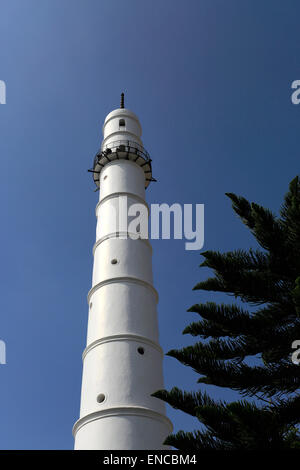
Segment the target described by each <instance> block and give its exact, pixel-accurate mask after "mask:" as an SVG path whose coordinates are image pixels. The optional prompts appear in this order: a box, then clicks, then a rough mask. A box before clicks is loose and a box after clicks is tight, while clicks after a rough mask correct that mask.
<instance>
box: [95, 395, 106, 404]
mask: <svg viewBox="0 0 300 470" xmlns="http://www.w3.org/2000/svg"><path fill="white" fill-rule="evenodd" d="M104 400H105V395H104V393H99V395H98V396H97V402H98V403H103V402H104Z"/></svg>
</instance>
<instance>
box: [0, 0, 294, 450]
mask: <svg viewBox="0 0 300 470" xmlns="http://www.w3.org/2000/svg"><path fill="white" fill-rule="evenodd" d="M299 13H300V5H299V2H297V1H293V0H289V1H286V2H282V1H276V0H244V1H243V2H241V1H240V0H227V1H224V0H223V1H222V0H188V1H178V0H163V1H158V0H153V1H152V2H146V1H145V0H142V1H141V0H126V1H124V0H123V1H120V0H72V1H71V0H18V1H16V0H9V1H8V0H6V1H4V0H2V1H1V2H0V44H1V48H0V80H4V81H5V82H6V86H7V104H6V105H0V136H1V138H0V162H1V172H0V178H1V184H0V197H1V206H2V214H1V215H2V217H1V222H2V224H1V232H0V238H1V244H0V246H1V268H2V269H1V283H0V291H1V292H0V308H1V315H0V339H2V340H4V341H5V342H6V345H7V364H6V365H1V366H0V384H1V386H0V416H1V420H0V448H1V449H71V448H72V447H73V437H72V434H71V428H72V425H73V423H74V421H75V420H76V419H77V418H78V414H79V400H80V386H81V371H82V362H81V354H82V351H83V349H84V346H85V339H86V327H87V313H88V308H87V303H86V294H87V292H88V290H89V289H90V286H91V276H92V262H93V259H92V246H93V243H94V241H95V228H96V219H95V215H94V208H95V205H96V202H97V198H98V194H97V193H94V185H93V182H92V177H91V175H90V174H89V173H87V171H86V170H87V169H88V168H90V167H91V164H92V161H93V157H94V154H95V153H96V151H97V150H98V148H99V146H100V143H101V138H102V136H101V128H102V123H103V120H104V118H105V116H106V115H107V114H108V113H109V112H110V111H111V110H112V109H114V108H116V107H118V105H119V96H120V93H121V91H124V92H125V100H126V101H125V104H126V106H127V107H128V108H129V109H132V110H133V111H134V112H135V113H136V114H137V115H138V116H139V118H140V121H141V124H142V126H143V142H144V145H145V147H146V149H147V150H148V151H149V153H150V154H151V157H152V159H153V176H154V177H155V178H156V179H157V180H158V182H157V183H153V184H151V185H150V187H149V189H148V190H147V199H148V202H149V203H162V202H166V203H169V204H172V203H174V202H177V203H180V204H184V203H192V204H196V203H198V204H200V203H204V204H205V245H204V250H207V249H218V250H221V251H226V250H232V249H235V248H248V247H250V246H255V242H254V240H253V239H252V237H251V236H250V235H249V233H248V231H247V229H246V228H245V227H244V226H243V225H242V224H241V222H240V221H239V220H238V218H237V217H236V215H235V214H234V213H233V211H232V209H231V206H230V202H229V200H228V199H227V198H226V196H225V195H224V193H225V192H235V193H237V194H240V195H243V196H245V197H247V198H248V199H249V200H251V201H256V202H258V203H260V204H262V205H265V206H267V207H269V208H271V209H273V210H274V211H277V210H278V207H279V206H280V204H281V201H282V197H283V195H284V193H285V192H286V191H287V188H288V183H289V181H290V180H291V179H292V178H293V177H294V176H296V174H297V173H299V127H300V105H299V106H295V105H293V104H292V103H291V99H290V96H291V83H292V82H293V81H294V80H296V79H300V45H299V24H298V21H299ZM152 245H153V272H154V282H155V286H156V288H157V290H158V291H159V295H160V301H159V305H158V313H159V325H160V342H161V345H162V347H163V349H164V351H165V352H167V351H168V350H169V349H171V348H179V347H182V346H184V345H188V344H190V343H191V342H192V341H191V338H190V337H188V336H183V335H182V330H183V329H184V327H185V326H186V325H187V324H188V323H189V322H191V321H193V320H195V319H196V318H197V317H196V318H195V314H192V313H186V310H187V309H188V308H189V307H190V306H191V305H192V304H194V303H196V302H206V301H207V300H211V299H214V300H217V301H219V300H222V301H224V300H227V299H225V298H224V296H221V295H219V294H218V295H211V294H209V293H205V292H203V293H201V292H192V288H193V286H194V285H195V284H196V283H197V282H199V281H200V280H202V279H205V278H206V277H207V276H208V275H209V274H210V273H209V271H208V270H205V269H199V268H198V266H199V264H200V262H201V256H200V253H199V252H196V251H186V250H185V248H184V241H183V240H182V241H181V240H174V241H172V240H171V241H167V240H155V241H153V242H152ZM228 301H229V302H230V301H231V299H228ZM164 370H165V385H166V388H170V387H172V386H174V385H176V386H179V387H182V388H185V389H187V390H196V389H199V388H200V387H199V385H197V383H196V380H197V377H196V375H195V374H194V373H193V372H192V371H191V370H189V369H188V368H186V367H184V366H182V365H181V364H179V363H178V362H177V361H176V360H175V359H172V358H166V359H165V362H164ZM201 388H202V389H204V388H205V389H206V390H208V391H209V393H211V394H212V396H214V397H222V398H224V399H229V400H230V399H233V398H235V395H234V394H233V393H232V392H231V391H226V390H222V389H221V390H219V389H216V388H214V387H204V386H201ZM168 416H169V417H170V418H171V419H172V421H173V422H174V427H175V430H179V429H185V430H191V429H194V428H196V427H197V423H196V422H195V421H194V420H193V419H191V418H189V417H188V416H185V415H184V414H183V413H181V412H178V411H174V410H172V409H170V408H168Z"/></svg>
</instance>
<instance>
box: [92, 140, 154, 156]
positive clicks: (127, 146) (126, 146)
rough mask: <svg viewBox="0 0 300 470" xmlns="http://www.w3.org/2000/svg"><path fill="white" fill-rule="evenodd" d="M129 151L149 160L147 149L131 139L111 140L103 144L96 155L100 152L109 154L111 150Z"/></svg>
mask: <svg viewBox="0 0 300 470" xmlns="http://www.w3.org/2000/svg"><path fill="white" fill-rule="evenodd" d="M117 151H120V152H130V153H136V154H137V155H140V156H141V157H143V158H144V159H145V160H147V161H151V158H150V155H149V153H148V152H147V150H146V149H145V148H144V147H143V146H142V145H140V144H138V143H137V142H134V141H133V140H114V141H113V142H109V143H107V144H105V146H104V147H103V148H102V149H101V150H100V152H99V153H98V155H100V153H102V154H103V155H105V154H107V155H109V154H110V153H111V152H117Z"/></svg>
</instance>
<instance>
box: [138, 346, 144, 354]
mask: <svg viewBox="0 0 300 470" xmlns="http://www.w3.org/2000/svg"><path fill="white" fill-rule="evenodd" d="M137 350H138V353H139V354H142V355H143V354H144V352H145V349H144V348H142V347H139V348H137Z"/></svg>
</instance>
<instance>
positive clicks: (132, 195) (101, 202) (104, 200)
mask: <svg viewBox="0 0 300 470" xmlns="http://www.w3.org/2000/svg"><path fill="white" fill-rule="evenodd" d="M120 196H128V197H131V198H132V199H136V200H137V201H138V202H140V203H141V204H144V206H146V208H147V210H148V214H149V212H150V210H149V206H148V204H147V203H146V201H145V199H143V198H142V197H141V196H138V195H137V194H134V193H127V192H116V193H111V194H108V195H107V196H105V197H104V198H103V199H101V201H99V202H98V204H97V205H96V208H95V212H96V217H97V215H98V209H99V207H100V206H101V204H103V203H104V202H106V201H107V200H108V199H113V198H117V197H120Z"/></svg>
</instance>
